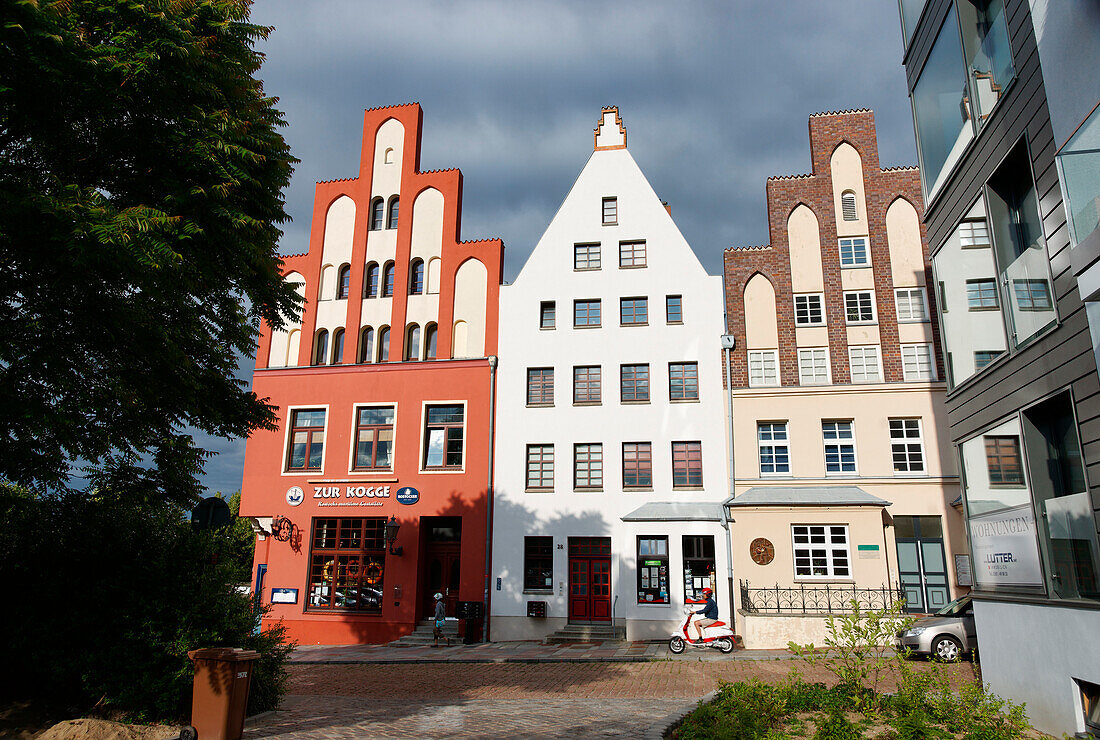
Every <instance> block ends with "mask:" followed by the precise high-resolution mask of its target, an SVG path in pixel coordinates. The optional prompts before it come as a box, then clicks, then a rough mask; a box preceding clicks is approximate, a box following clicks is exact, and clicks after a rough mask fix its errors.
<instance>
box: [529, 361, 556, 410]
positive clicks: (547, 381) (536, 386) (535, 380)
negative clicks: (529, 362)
mask: <svg viewBox="0 0 1100 740" xmlns="http://www.w3.org/2000/svg"><path fill="white" fill-rule="evenodd" d="M527 405H528V406H553V405H554V368H552V367H529V368H527Z"/></svg>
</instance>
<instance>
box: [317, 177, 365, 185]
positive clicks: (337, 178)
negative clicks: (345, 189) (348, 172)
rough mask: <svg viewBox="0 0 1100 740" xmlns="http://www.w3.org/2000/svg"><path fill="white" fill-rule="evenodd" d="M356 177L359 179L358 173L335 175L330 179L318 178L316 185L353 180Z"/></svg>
mask: <svg viewBox="0 0 1100 740" xmlns="http://www.w3.org/2000/svg"><path fill="white" fill-rule="evenodd" d="M358 179H359V177H358V175H357V176H355V177H336V178H333V179H331V180H318V181H317V183H316V184H317V185H328V184H330V183H334V182H355V181H356V180H358Z"/></svg>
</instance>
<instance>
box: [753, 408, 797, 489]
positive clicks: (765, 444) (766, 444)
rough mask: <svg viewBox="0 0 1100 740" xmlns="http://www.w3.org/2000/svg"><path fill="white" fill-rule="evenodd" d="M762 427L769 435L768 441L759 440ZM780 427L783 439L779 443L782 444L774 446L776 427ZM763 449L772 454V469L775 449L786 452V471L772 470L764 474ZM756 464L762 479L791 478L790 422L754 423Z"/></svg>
mask: <svg viewBox="0 0 1100 740" xmlns="http://www.w3.org/2000/svg"><path fill="white" fill-rule="evenodd" d="M764 426H767V427H768V434H769V435H770V436H769V438H768V439H761V438H760V432H761V428H762V427H764ZM780 426H781V427H782V428H783V438H782V439H781V440H779V441H780V442H782V443H783V444H776V437H775V432H776V427H780ZM764 448H770V449H771V450H772V452H771V454H772V458H773V463H772V466H773V467H775V463H774V457H775V450H776V449H777V448H783V449H784V450H785V451H786V455H787V469H786V470H778V471H777V470H772V471H768V472H765V471H764V457H763V454H762V452H763V450H764ZM756 464H757V468H756V469H757V470H759V471H760V476H761V477H762V478H763V477H767V478H772V477H775V478H784V477H786V478H789V477H790V476H791V435H790V422H788V421H758V422H756Z"/></svg>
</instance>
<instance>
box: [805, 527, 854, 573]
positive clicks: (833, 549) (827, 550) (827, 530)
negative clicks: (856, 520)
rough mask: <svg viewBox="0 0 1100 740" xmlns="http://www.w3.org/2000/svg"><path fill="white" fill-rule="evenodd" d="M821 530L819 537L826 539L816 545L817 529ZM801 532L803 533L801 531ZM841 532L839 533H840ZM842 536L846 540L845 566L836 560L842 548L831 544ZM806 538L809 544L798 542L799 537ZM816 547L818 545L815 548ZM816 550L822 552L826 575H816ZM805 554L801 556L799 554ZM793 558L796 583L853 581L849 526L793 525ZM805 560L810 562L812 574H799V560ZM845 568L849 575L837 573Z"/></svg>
mask: <svg viewBox="0 0 1100 740" xmlns="http://www.w3.org/2000/svg"><path fill="white" fill-rule="evenodd" d="M817 528H820V529H821V530H822V532H821V533H820V535H819V536H822V537H824V539H825V541H824V542H821V543H814V542H813V541H812V538H813V537H814V536H815V535H818V533H816V532H814V530H815V529H817ZM800 530H801V531H800ZM838 530H839V531H838ZM838 533H839V534H840V535H842V536H843V538H844V543H843V545H844V564H843V565H841V564H840V563H839V562H837V561H836V560H835V558H836V557H837V551H838V550H840V549H841V548H840V547H839V543H834V542H830V541H829V540H831V539H832V537H834V536H836V535H837V534H838ZM800 535H801V536H803V537H805V538H806V540H807V542H804V543H800V542H798V538H799V536H800ZM815 545H817V546H816V547H815ZM814 550H818V551H821V552H822V555H823V556H824V558H825V570H826V571H827V572H826V573H825V574H815V573H813V570H814V562H813V560H814ZM800 551H801V552H803V553H805V554H803V555H799V552H800ZM791 555H792V556H793V557H792V558H791V560H792V563H793V565H794V578H795V580H796V581H829V580H845V581H850V580H853V576H852V548H851V538H850V537H849V534H848V525H847V524H792V525H791ZM800 557H801V558H805V559H807V560H808V561H809V563H808V566H809V569H810V573H799V572H798V569H799V563H798V560H799V558H800ZM819 557H820V556H819ZM841 567H843V568H844V569H845V570H847V573H838V572H837V571H838V570H839V569H840V568H841Z"/></svg>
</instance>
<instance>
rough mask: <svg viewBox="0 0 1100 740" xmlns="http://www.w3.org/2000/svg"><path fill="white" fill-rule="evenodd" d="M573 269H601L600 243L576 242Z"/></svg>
mask: <svg viewBox="0 0 1100 740" xmlns="http://www.w3.org/2000/svg"><path fill="white" fill-rule="evenodd" d="M573 269H574V270H598V269H600V245H599V242H597V243H595V244H574V245H573Z"/></svg>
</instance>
